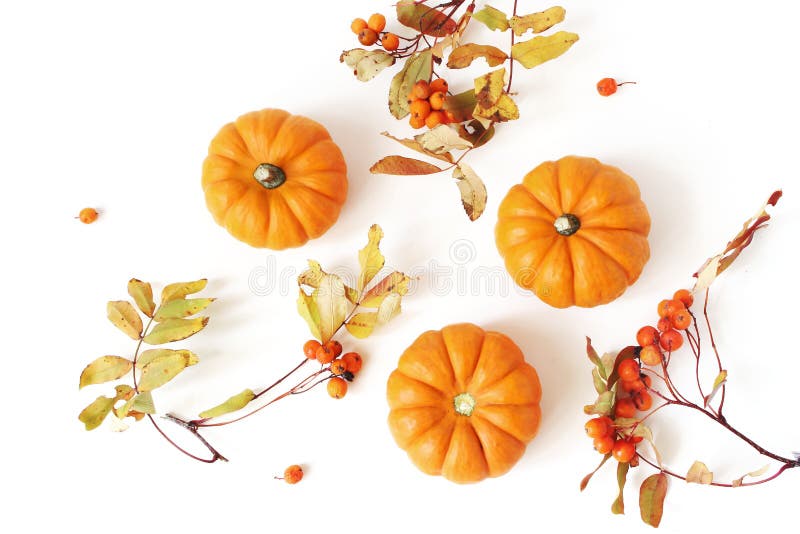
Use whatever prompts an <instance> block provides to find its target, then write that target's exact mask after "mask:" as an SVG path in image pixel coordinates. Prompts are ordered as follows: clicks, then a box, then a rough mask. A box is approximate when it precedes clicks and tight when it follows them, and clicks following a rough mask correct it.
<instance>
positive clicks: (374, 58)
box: [339, 48, 395, 82]
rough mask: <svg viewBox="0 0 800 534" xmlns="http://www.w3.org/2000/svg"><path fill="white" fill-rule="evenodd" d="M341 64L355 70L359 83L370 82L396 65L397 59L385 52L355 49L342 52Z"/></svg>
mask: <svg viewBox="0 0 800 534" xmlns="http://www.w3.org/2000/svg"><path fill="white" fill-rule="evenodd" d="M339 62H341V63H345V64H346V65H347V66H348V67H350V68H351V69H353V73H354V74H355V76H356V78H357V79H358V80H359V81H362V82H368V81H370V80H371V79H373V78H374V77H375V76H377V75H378V74H380V72H381V71H383V69H385V68H386V67H391V66H392V65H394V62H395V58H394V56H392V55H391V54H388V53H386V52H384V51H383V50H364V49H363V48H355V49H353V50H345V51H344V52H342V55H341V56H339Z"/></svg>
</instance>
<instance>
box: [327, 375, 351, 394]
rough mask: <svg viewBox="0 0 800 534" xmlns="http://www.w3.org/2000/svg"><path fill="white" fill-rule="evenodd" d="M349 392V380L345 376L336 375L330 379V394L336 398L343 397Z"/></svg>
mask: <svg viewBox="0 0 800 534" xmlns="http://www.w3.org/2000/svg"><path fill="white" fill-rule="evenodd" d="M346 394H347V382H345V381H344V379H343V378H340V377H338V376H334V377H333V378H331V379H330V380H328V395H330V396H331V397H333V398H334V399H341V398H342V397H344V396H345V395H346Z"/></svg>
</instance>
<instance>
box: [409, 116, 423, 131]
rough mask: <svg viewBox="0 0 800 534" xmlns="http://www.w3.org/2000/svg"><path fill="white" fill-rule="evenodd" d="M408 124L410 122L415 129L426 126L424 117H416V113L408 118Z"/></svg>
mask: <svg viewBox="0 0 800 534" xmlns="http://www.w3.org/2000/svg"><path fill="white" fill-rule="evenodd" d="M408 124H410V125H411V127H412V128H414V129H415V130H419V129H420V128H422V127H423V126H425V119H423V118H422V117H415V116H414V115H411V118H409V119H408Z"/></svg>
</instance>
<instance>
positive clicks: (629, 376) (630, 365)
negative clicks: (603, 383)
mask: <svg viewBox="0 0 800 534" xmlns="http://www.w3.org/2000/svg"><path fill="white" fill-rule="evenodd" d="M617 373H619V377H620V378H621V379H622V380H638V379H639V364H638V363H636V360H634V359H628V360H622V361H621V362H620V364H619V367H618V368H617Z"/></svg>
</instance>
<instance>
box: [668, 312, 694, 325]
mask: <svg viewBox="0 0 800 534" xmlns="http://www.w3.org/2000/svg"><path fill="white" fill-rule="evenodd" d="M669 319H670V321H671V322H672V326H673V327H675V330H686V329H687V328H689V327H690V326H691V325H692V314H690V313H689V310H685V309H684V310H678V311H676V312H675V313H673V314H672V315H671V316H670V318H669Z"/></svg>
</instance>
